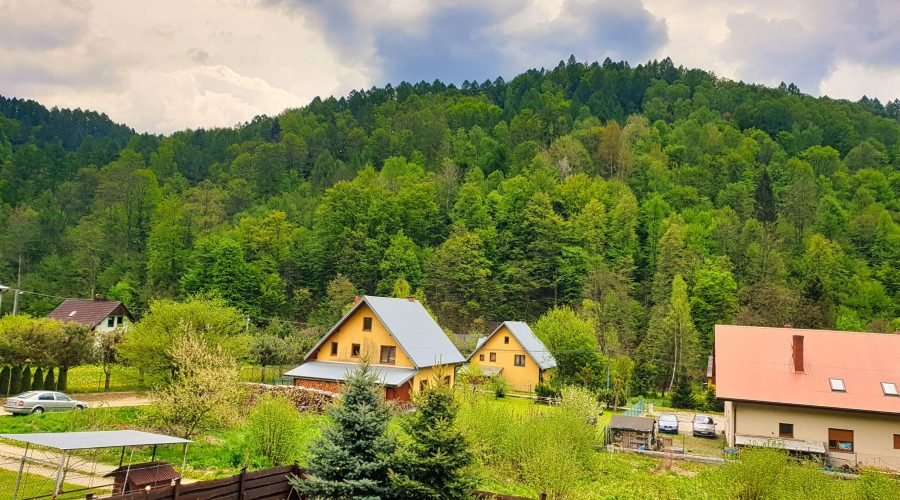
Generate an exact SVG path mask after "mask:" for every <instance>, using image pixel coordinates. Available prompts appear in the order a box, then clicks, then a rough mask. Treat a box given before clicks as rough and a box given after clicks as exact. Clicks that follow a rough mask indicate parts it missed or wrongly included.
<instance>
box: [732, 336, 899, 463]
mask: <svg viewBox="0 0 900 500" xmlns="http://www.w3.org/2000/svg"><path fill="white" fill-rule="evenodd" d="M715 338H716V340H715V385H716V396H717V398H719V399H721V400H724V401H725V417H726V424H725V427H726V429H725V430H726V437H727V439H728V443H729V445H731V446H735V445H737V446H740V445H747V444H755V445H760V444H768V445H775V446H778V447H781V448H786V449H790V450H793V451H803V452H810V453H819V454H821V455H827V457H828V459H829V460H831V461H834V462H836V463H838V464H839V465H840V464H845V465H846V464H850V465H852V466H856V465H874V466H883V467H886V468H898V469H900V394H898V388H900V335H893V334H877V333H856V332H839V331H831V330H804V329H796V328H767V327H750V326H729V325H716V337H715Z"/></svg>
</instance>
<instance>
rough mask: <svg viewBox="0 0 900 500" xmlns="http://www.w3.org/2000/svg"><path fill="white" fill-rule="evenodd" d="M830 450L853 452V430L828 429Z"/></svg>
mask: <svg viewBox="0 0 900 500" xmlns="http://www.w3.org/2000/svg"><path fill="white" fill-rule="evenodd" d="M828 451H836V452H838V453H853V431H848V430H846V429H828Z"/></svg>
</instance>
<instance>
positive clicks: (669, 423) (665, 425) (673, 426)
mask: <svg viewBox="0 0 900 500" xmlns="http://www.w3.org/2000/svg"><path fill="white" fill-rule="evenodd" d="M659 432H665V433H667V434H678V417H676V416H675V414H674V413H663V414H662V415H660V416H659Z"/></svg>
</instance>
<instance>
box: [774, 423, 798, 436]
mask: <svg viewBox="0 0 900 500" xmlns="http://www.w3.org/2000/svg"><path fill="white" fill-rule="evenodd" d="M778 437H783V438H792V437H794V424H785V423H780V424H778Z"/></svg>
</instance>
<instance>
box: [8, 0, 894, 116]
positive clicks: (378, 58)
mask: <svg viewBox="0 0 900 500" xmlns="http://www.w3.org/2000/svg"><path fill="white" fill-rule="evenodd" d="M151 5H152V7H148V6H151ZM898 26H900V2H898V1H894V0H883V1H878V0H871V1H865V0H860V1H852V0H800V1H785V0H777V1H775V0H755V1H750V0H748V1H726V0H643V2H641V1H633V2H628V1H627V0H533V1H528V0H455V1H454V0H447V1H444V0H435V1H428V2H426V1H419V0H397V1H388V0H361V1H344V2H341V1H338V0H154V1H153V2H147V1H141V0H72V1H63V0H0V94H2V95H4V96H16V97H26V98H31V99H36V100H38V101H40V102H41V103H43V104H45V105H47V106H52V105H58V106H64V107H81V108H90V109H95V110H99V111H103V112H105V113H107V114H108V115H109V116H110V117H112V118H113V119H114V120H116V121H119V122H124V123H126V124H128V125H130V126H132V127H134V128H136V129H137V130H138V131H150V132H171V131H173V130H178V129H184V128H198V127H211V126H231V125H234V124H237V123H239V122H243V121H247V120H249V119H251V118H252V117H253V116H254V115H257V114H263V113H265V114H276V113H279V112H280V111H282V110H283V109H285V108H288V107H298V106H302V105H304V104H306V103H307V102H309V100H310V99H311V98H313V97H314V96H317V95H321V96H327V95H343V94H346V93H347V92H349V91H350V90H352V89H354V88H362V87H366V88H368V87H371V86H372V85H379V86H381V85H384V84H385V83H389V82H391V83H397V82H400V81H401V80H407V81H419V80H423V79H424V80H428V81H431V80H434V79H435V78H439V79H441V80H443V81H445V82H456V83H459V82H462V81H463V80H465V79H469V80H478V81H483V80H484V79H486V78H490V79H493V78H495V77H497V76H503V77H504V78H510V77H512V76H514V75H516V74H517V73H519V72H521V71H523V70H526V69H528V68H531V67H541V66H544V67H553V66H555V65H556V63H558V62H559V60H561V59H567V58H568V56H569V54H574V55H575V57H576V58H577V59H578V60H580V61H594V60H600V61H602V60H603V59H604V58H606V57H610V58H612V59H614V60H618V59H626V60H628V61H630V62H631V63H632V65H637V64H639V63H641V62H645V61H647V60H650V59H654V58H663V57H666V56H670V57H672V59H673V61H674V62H675V64H680V65H685V66H688V67H699V68H703V69H709V70H712V71H714V72H715V73H716V74H717V75H719V76H724V77H728V78H733V79H740V80H745V81H753V82H759V83H766V84H769V85H777V84H778V83H779V82H781V81H785V82H795V83H796V84H797V85H799V86H800V89H801V90H802V91H804V92H807V93H810V94H814V95H829V96H833V97H843V98H849V99H853V100H856V99H858V98H860V97H861V96H862V95H864V94H865V95H868V96H870V97H879V98H881V99H882V100H883V101H884V100H888V99H893V98H895V97H900V29H898Z"/></svg>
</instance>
